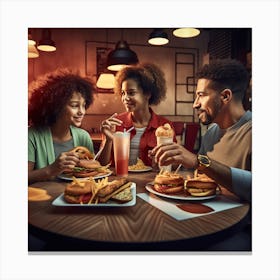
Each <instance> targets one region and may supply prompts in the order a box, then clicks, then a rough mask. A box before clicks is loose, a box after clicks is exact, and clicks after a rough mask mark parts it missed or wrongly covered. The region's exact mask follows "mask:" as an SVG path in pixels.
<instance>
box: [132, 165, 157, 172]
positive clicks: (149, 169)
mask: <svg viewBox="0 0 280 280" xmlns="http://www.w3.org/2000/svg"><path fill="white" fill-rule="evenodd" d="M151 170H153V168H152V167H151V166H147V168H145V169H133V170H129V167H128V172H139V173H141V172H147V171H151Z"/></svg>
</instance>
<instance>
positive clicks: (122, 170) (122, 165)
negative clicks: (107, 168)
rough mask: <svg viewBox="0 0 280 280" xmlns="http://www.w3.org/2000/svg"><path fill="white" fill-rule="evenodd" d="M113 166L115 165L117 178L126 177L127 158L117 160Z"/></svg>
mask: <svg viewBox="0 0 280 280" xmlns="http://www.w3.org/2000/svg"><path fill="white" fill-rule="evenodd" d="M115 165H116V174H117V175H118V176H122V177H126V176H128V158H126V159H117V161H116V163H115Z"/></svg>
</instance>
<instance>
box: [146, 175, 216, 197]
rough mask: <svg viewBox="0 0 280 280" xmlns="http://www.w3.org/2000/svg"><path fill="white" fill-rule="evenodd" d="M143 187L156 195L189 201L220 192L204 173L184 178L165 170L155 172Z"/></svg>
mask: <svg viewBox="0 0 280 280" xmlns="http://www.w3.org/2000/svg"><path fill="white" fill-rule="evenodd" d="M145 188H146V190H147V191H148V192H150V193H153V194H155V195H157V196H161V197H165V198H170V199H178V200H191V201H195V200H207V199H212V198H214V197H216V196H217V194H219V193H220V187H219V185H218V184H217V183H216V182H215V181H214V180H212V179H211V178H209V177H208V176H206V175H205V174H200V175H198V176H196V177H194V178H187V179H186V180H185V179H184V178H183V176H181V175H179V174H176V173H171V172H167V171H165V172H163V173H159V174H157V175H156V177H155V180H154V181H153V182H150V183H148V184H147V185H146V187H145Z"/></svg>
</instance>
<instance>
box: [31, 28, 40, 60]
mask: <svg viewBox="0 0 280 280" xmlns="http://www.w3.org/2000/svg"><path fill="white" fill-rule="evenodd" d="M35 45H36V42H35V40H33V38H32V36H31V33H28V58H37V57H39V52H38V50H37V48H36V46H35Z"/></svg>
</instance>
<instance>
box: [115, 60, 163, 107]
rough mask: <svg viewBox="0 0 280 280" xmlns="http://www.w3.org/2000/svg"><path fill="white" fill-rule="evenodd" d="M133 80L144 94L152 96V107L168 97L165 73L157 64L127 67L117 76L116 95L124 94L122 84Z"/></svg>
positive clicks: (150, 102) (150, 101)
mask: <svg viewBox="0 0 280 280" xmlns="http://www.w3.org/2000/svg"><path fill="white" fill-rule="evenodd" d="M127 79H133V80H135V81H136V82H137V83H138V86H139V87H140V88H141V89H142V90H143V94H144V95H145V94H147V95H148V94H151V98H150V100H149V104H150V105H157V104H159V103H160V102H161V101H162V100H164V99H165V97H166V80H165V75H164V73H163V71H162V70H161V69H160V68H159V67H158V66H157V65H155V64H152V63H140V64H137V65H134V66H127V67H125V68H123V69H121V70H120V71H118V73H117V75H116V84H115V93H116V94H120V95H121V92H122V82H123V81H124V80H127Z"/></svg>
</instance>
